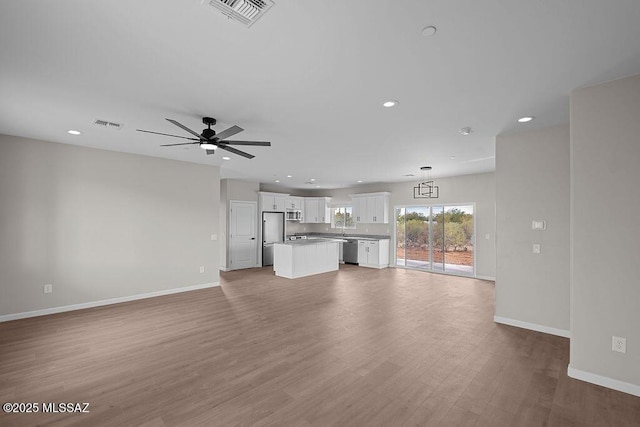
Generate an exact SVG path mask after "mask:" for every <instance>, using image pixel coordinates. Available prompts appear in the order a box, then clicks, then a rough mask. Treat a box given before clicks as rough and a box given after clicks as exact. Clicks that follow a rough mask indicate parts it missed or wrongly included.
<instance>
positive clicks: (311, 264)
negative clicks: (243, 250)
mask: <svg viewBox="0 0 640 427" xmlns="http://www.w3.org/2000/svg"><path fill="white" fill-rule="evenodd" d="M342 242H344V240H342V239H323V238H320V239H306V240H291V241H288V240H287V241H284V242H279V243H275V244H274V245H273V247H274V254H273V270H274V271H275V273H276V276H280V277H286V278H288V279H297V278H298V277H305V276H311V275H313V274H320V273H326V272H328V271H336V270H337V269H338V257H339V253H340V252H339V249H340V246H339V245H340V244H342Z"/></svg>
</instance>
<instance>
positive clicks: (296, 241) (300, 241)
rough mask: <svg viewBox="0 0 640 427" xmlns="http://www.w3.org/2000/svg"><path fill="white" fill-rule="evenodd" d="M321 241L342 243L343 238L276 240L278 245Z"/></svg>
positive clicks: (303, 244)
mask: <svg viewBox="0 0 640 427" xmlns="http://www.w3.org/2000/svg"><path fill="white" fill-rule="evenodd" d="M322 242H336V243H344V242H346V240H345V239H334V238H327V237H311V238H308V239H299V240H285V241H284V242H278V244H280V245H292V246H305V245H316V244H318V243H322Z"/></svg>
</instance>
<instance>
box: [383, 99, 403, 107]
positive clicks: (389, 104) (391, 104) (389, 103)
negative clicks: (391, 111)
mask: <svg viewBox="0 0 640 427" xmlns="http://www.w3.org/2000/svg"><path fill="white" fill-rule="evenodd" d="M398 104H399V102H398V101H396V100H395V99H390V100H388V101H384V102H383V103H382V106H383V107H387V108H390V107H395V106H396V105H398Z"/></svg>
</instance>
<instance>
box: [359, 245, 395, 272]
mask: <svg viewBox="0 0 640 427" xmlns="http://www.w3.org/2000/svg"><path fill="white" fill-rule="evenodd" d="M358 265H360V266H362V267H370V268H387V267H388V266H389V240H388V239H382V240H358Z"/></svg>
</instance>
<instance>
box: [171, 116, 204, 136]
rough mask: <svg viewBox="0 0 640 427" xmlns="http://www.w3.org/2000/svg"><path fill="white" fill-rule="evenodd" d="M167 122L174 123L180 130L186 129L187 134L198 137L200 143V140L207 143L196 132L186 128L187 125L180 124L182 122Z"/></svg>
mask: <svg viewBox="0 0 640 427" xmlns="http://www.w3.org/2000/svg"><path fill="white" fill-rule="evenodd" d="M166 120H167V121H168V122H170V123H173V124H174V125H176V126H178V127H179V128H180V129H184V130H186V131H187V132H189V133H190V134H191V135H193V136H197V137H198V141H199V140H203V141H206V139H204V138H203V137H202V136H201V135H200V134H199V133H197V132H196V131H193V130H191V129H189V128H188V127H186V126H185V125H183V124H182V123H180V122H176V121H175V120H173V119H166Z"/></svg>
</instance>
